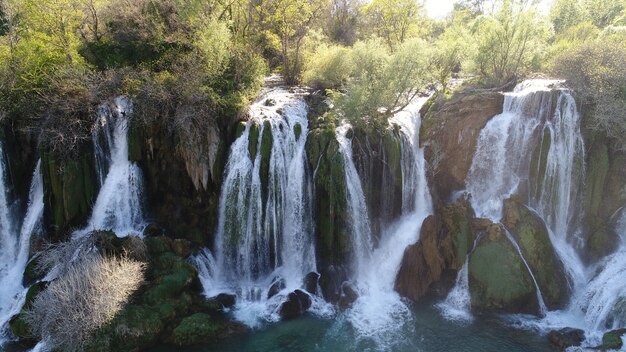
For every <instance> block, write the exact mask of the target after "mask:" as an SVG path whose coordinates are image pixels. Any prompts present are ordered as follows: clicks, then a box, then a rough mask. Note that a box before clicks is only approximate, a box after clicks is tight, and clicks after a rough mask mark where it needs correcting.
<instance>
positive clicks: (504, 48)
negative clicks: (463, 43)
mask: <svg viewBox="0 0 626 352" xmlns="http://www.w3.org/2000/svg"><path fill="white" fill-rule="evenodd" d="M548 33H549V32H548V29H547V27H546V25H545V23H543V22H541V20H540V19H539V17H538V16H537V13H536V12H535V11H534V10H532V9H530V10H526V9H525V8H524V7H523V6H519V5H518V4H514V3H513V1H511V0H505V1H504V2H503V3H502V6H501V8H500V9H499V10H498V12H496V13H495V14H494V15H485V16H481V17H479V18H478V19H477V20H476V25H475V29H474V33H473V36H474V38H476V40H477V42H478V45H477V47H478V49H477V53H476V55H475V57H474V70H475V71H476V72H477V73H478V74H480V75H481V76H482V78H483V79H484V80H485V81H486V82H487V83H489V84H495V85H499V84H504V83H505V82H507V81H509V80H511V79H512V78H514V77H516V76H518V75H520V74H522V73H523V72H525V71H527V70H529V69H531V68H533V67H534V68H537V66H538V65H539V61H540V54H541V53H542V48H543V46H544V44H545V41H546V37H547V35H548Z"/></svg>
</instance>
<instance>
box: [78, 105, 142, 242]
mask: <svg viewBox="0 0 626 352" xmlns="http://www.w3.org/2000/svg"><path fill="white" fill-rule="evenodd" d="M131 114H132V104H131V102H130V101H129V100H128V99H127V98H125V97H118V98H116V99H115V100H114V102H113V103H112V104H104V105H103V106H101V107H100V109H99V116H98V121H97V126H96V127H97V128H96V130H95V131H94V135H93V136H94V137H93V140H94V150H95V158H96V168H97V171H98V178H99V180H100V182H101V188H100V192H99V193H98V197H97V199H96V203H95V205H94V207H93V210H92V215H91V219H90V220H89V223H88V224H87V226H86V227H85V228H84V229H82V230H80V231H77V232H76V234H75V235H78V236H80V235H83V234H86V233H89V232H90V231H94V230H112V231H113V232H115V234H116V235H117V236H119V237H124V236H127V235H129V234H131V233H135V234H141V233H142V229H143V227H144V217H143V202H142V192H143V177H142V174H141V169H140V168H139V166H138V165H137V164H136V163H134V162H131V161H130V160H129V158H128V128H129V121H128V119H129V117H130V115H131Z"/></svg>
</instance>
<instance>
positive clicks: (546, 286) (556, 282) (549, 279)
mask: <svg viewBox="0 0 626 352" xmlns="http://www.w3.org/2000/svg"><path fill="white" fill-rule="evenodd" d="M502 224H504V226H505V227H506V228H507V229H508V230H509V232H510V233H511V234H512V235H513V238H515V240H516V241H517V243H518V245H519V247H520V249H521V251H522V254H523V255H524V258H525V259H526V262H527V263H528V265H529V266H530V269H531V270H532V272H533V274H534V276H535V279H536V280H537V285H539V288H540V289H541V293H542V295H543V299H544V301H545V304H546V306H547V307H548V309H550V310H553V309H559V308H563V306H564V305H565V304H566V303H567V298H568V297H569V293H570V290H569V284H568V280H567V276H566V274H565V270H564V267H563V263H562V262H561V260H560V259H559V258H558V256H557V255H556V252H555V250H554V247H553V246H552V242H551V241H550V235H549V233H548V228H547V227H546V225H545V223H544V222H543V220H542V219H541V217H539V215H537V214H536V213H535V212H533V211H531V210H530V209H528V207H526V206H525V205H524V204H523V203H522V202H521V201H520V199H518V198H516V197H513V198H511V199H507V200H505V201H504V217H503V219H502Z"/></svg>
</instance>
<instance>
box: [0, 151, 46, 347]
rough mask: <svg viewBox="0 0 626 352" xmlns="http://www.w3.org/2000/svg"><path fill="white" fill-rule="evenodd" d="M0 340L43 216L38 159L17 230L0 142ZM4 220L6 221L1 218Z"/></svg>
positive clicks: (19, 295) (18, 304) (19, 298)
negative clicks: (17, 230)
mask: <svg viewBox="0 0 626 352" xmlns="http://www.w3.org/2000/svg"><path fill="white" fill-rule="evenodd" d="M0 178H1V180H0V209H1V211H2V214H0V230H1V236H2V237H1V238H0V241H1V242H0V344H1V343H2V342H3V340H4V339H5V338H6V328H7V324H8V322H9V320H10V319H11V317H12V316H13V315H15V314H17V313H18V312H19V310H20V309H21V308H22V305H23V304H24V298H25V295H26V289H25V288H24V287H23V286H22V277H23V275H24V270H25V268H26V264H27V262H28V254H29V248H30V239H31V236H32V235H33V234H36V233H37V232H38V231H40V230H41V223H42V219H43V208H44V201H43V181H42V177H41V160H40V161H38V162H37V166H36V167H35V171H34V172H33V179H32V182H31V186H30V192H29V196H28V208H27V210H26V215H25V216H24V220H23V221H22V226H21V229H20V231H19V233H16V232H15V231H16V228H17V227H16V226H14V223H13V221H14V218H13V217H12V216H11V214H10V213H9V209H10V208H11V207H10V204H9V201H8V199H9V198H8V197H9V192H8V189H7V186H6V182H7V175H6V161H5V158H4V152H3V150H2V144H0ZM5 221H7V222H5Z"/></svg>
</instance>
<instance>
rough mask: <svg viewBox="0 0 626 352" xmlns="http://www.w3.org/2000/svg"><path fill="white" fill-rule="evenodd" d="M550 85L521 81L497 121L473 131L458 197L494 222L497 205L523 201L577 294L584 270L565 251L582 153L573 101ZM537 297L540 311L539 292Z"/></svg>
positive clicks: (571, 252)
mask: <svg viewBox="0 0 626 352" xmlns="http://www.w3.org/2000/svg"><path fill="white" fill-rule="evenodd" d="M558 84H560V82H559V81H550V80H529V81H525V82H523V83H521V84H519V85H518V86H517V87H516V88H515V90H514V91H513V92H512V93H505V98H504V107H503V112H502V114H500V115H497V116H495V117H494V118H493V119H491V120H490V121H489V122H488V123H487V125H486V126H485V128H484V129H483V130H482V131H481V134H480V137H479V139H478V144H477V147H476V153H475V155H474V160H473V163H472V166H471V168H470V171H469V175H468V178H467V188H466V189H467V191H468V192H469V193H470V194H471V202H472V206H473V208H474V210H475V211H476V215H477V216H479V217H485V218H489V219H491V220H492V221H494V222H499V221H500V219H501V218H502V209H503V201H504V200H505V199H507V198H509V197H510V196H512V195H514V194H519V195H521V196H522V197H526V199H528V204H529V205H530V206H531V207H532V208H534V209H535V211H536V212H537V214H538V215H539V216H540V217H542V218H543V219H544V221H545V222H546V225H547V226H548V228H549V229H550V231H549V233H550V240H551V242H552V244H553V246H554V248H555V250H556V252H557V254H558V256H559V258H560V260H561V261H562V262H563V264H564V267H565V269H566V270H567V273H568V276H569V278H570V281H571V282H572V283H574V286H577V285H579V284H580V283H581V282H584V266H583V264H582V262H581V260H580V258H579V257H578V255H577V254H576V251H575V249H574V248H573V246H572V245H571V243H572V242H573V241H574V238H573V237H575V236H576V235H577V232H576V231H577V230H578V229H577V227H576V226H573V225H572V224H575V221H572V219H574V217H575V214H576V211H577V209H576V206H575V204H576V203H577V200H578V199H577V195H578V192H579V190H580V189H581V180H582V175H583V174H584V145H583V139H582V136H581V133H580V114H579V113H578V111H577V109H576V104H575V101H574V98H573V97H572V96H571V95H570V94H569V92H568V91H567V90H563V89H557V88H555V86H558ZM537 145H539V146H540V149H539V153H535V155H538V157H537V158H536V159H537V160H536V161H535V160H533V153H534V152H536V150H535V149H534V148H535V146H537ZM533 163H535V165H532V164H533ZM533 168H534V170H533ZM509 239H510V240H511V242H513V244H514V246H515V247H516V248H519V246H517V243H515V241H514V240H513V238H512V237H510V236H509ZM518 252H520V251H519V250H518ZM520 255H521V252H520ZM522 259H523V260H524V262H525V259H524V258H523V256H522ZM529 272H530V270H529ZM530 274H531V276H533V273H532V272H530ZM533 277H534V276H533ZM538 296H539V304H540V305H541V301H542V300H541V299H540V298H541V294H540V292H538Z"/></svg>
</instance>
